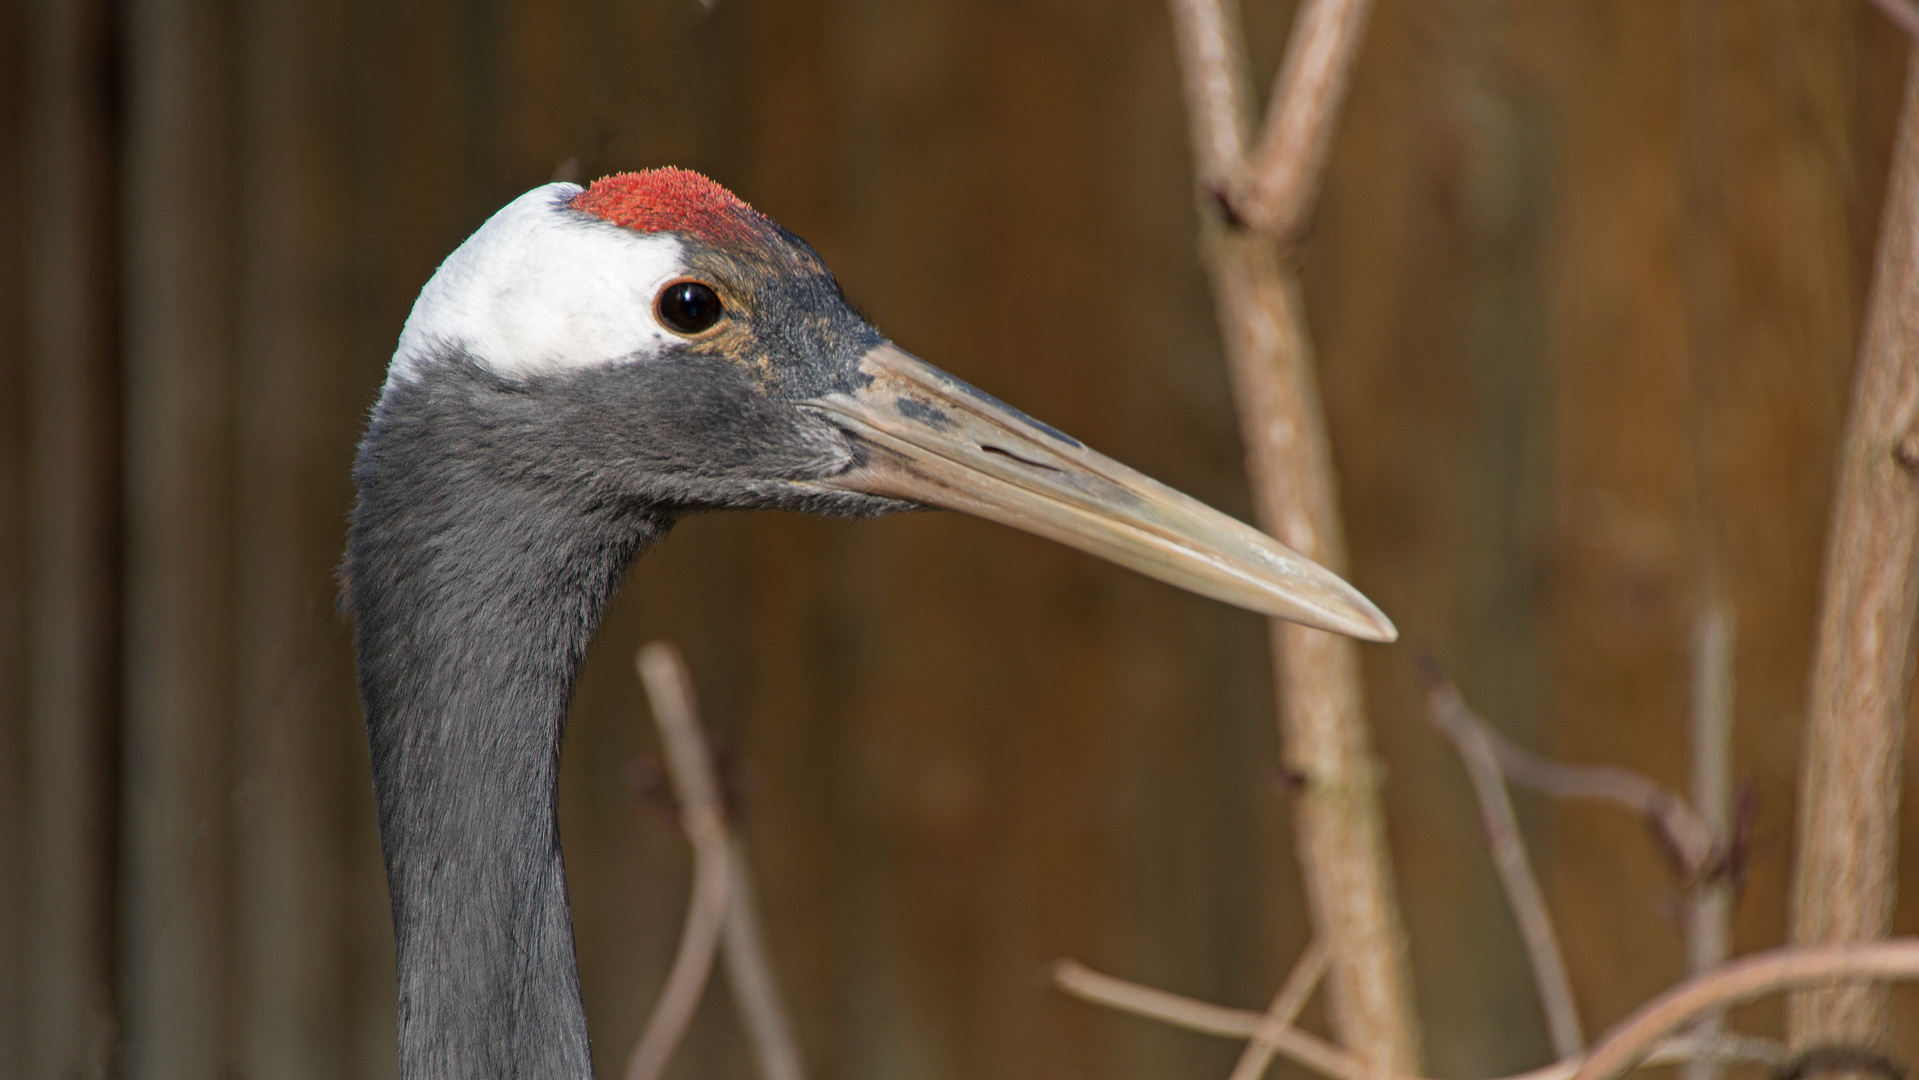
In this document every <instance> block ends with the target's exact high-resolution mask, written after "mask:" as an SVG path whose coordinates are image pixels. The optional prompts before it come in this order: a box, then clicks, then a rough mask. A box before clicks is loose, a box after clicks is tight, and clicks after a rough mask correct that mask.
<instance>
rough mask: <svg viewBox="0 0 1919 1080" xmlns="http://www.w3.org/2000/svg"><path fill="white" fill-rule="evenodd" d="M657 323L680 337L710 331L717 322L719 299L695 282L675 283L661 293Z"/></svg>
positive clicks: (715, 294) (716, 295)
mask: <svg viewBox="0 0 1919 1080" xmlns="http://www.w3.org/2000/svg"><path fill="white" fill-rule="evenodd" d="M659 306H660V321H661V322H663V323H665V324H666V325H668V326H670V327H672V328H673V329H675V330H678V331H679V332H680V333H682V334H697V333H700V332H701V331H703V330H710V329H712V328H713V324H714V323H716V322H719V321H720V310H721V309H720V296H719V294H718V293H716V292H714V291H713V290H712V289H710V288H708V287H707V286H705V285H702V284H700V283H699V282H697V281H676V282H674V283H673V284H671V285H668V286H667V287H666V288H665V290H663V291H662V292H661V293H660V305H659Z"/></svg>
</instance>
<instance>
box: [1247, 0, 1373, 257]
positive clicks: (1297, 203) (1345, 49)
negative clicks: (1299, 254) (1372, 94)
mask: <svg viewBox="0 0 1919 1080" xmlns="http://www.w3.org/2000/svg"><path fill="white" fill-rule="evenodd" d="M1371 7H1372V0H1305V2H1304V3H1302V4H1300V5H1299V10H1298V11H1297V12H1296V13H1295V14H1294V15H1293V34H1292V37H1291V38H1290V39H1288V41H1287V42H1286V59H1285V60H1284V61H1283V62H1282V63H1281V65H1280V69H1279V77H1278V78H1276V79H1274V80H1273V97H1272V102H1271V103H1270V104H1269V105H1268V106H1267V108H1266V130H1265V131H1264V132H1263V133H1262V134H1261V135H1260V139H1259V146H1258V148H1257V149H1255V150H1254V151H1253V155H1252V161H1251V163H1250V168H1249V175H1248V176H1247V177H1246V180H1245V182H1244V183H1243V184H1242V185H1240V190H1241V191H1242V192H1243V194H1242V195H1241V198H1240V199H1239V200H1238V201H1236V202H1235V205H1234V209H1235V210H1237V211H1238V212H1239V215H1240V217H1241V219H1242V220H1244V221H1245V222H1246V223H1247V224H1248V225H1251V226H1253V227H1254V228H1257V229H1261V230H1263V231H1265V232H1267V233H1269V234H1271V235H1273V236H1276V237H1278V238H1279V240H1280V241H1281V242H1282V243H1286V244H1294V243H1297V242H1298V241H1299V239H1300V238H1301V237H1302V235H1303V234H1304V233H1305V231H1306V220H1307V218H1308V217H1309V216H1310V214H1311V212H1312V206H1313V199H1314V196H1315V195H1317V194H1318V191H1319V178H1320V176H1321V175H1323V174H1324V173H1325V171H1326V170H1325V168H1324V166H1325V162H1326V155H1327V151H1328V144H1329V143H1330V142H1331V140H1332V134H1333V125H1332V118H1333V116H1335V115H1336V114H1337V113H1338V112H1339V105H1340V102H1341V101H1343V100H1344V99H1345V97H1346V84H1347V81H1348V79H1349V78H1350V76H1351V75H1352V70H1353V60H1354V58H1355V57H1356V56H1358V55H1359V40H1360V36H1361V35H1362V33H1363V32H1364V31H1365V29H1366V13H1367V10H1368V9H1369V8H1371Z"/></svg>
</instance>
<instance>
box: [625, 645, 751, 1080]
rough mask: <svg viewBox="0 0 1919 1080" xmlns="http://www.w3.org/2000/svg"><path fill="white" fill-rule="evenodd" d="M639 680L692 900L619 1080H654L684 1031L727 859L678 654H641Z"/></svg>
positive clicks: (712, 936)
mask: <svg viewBox="0 0 1919 1080" xmlns="http://www.w3.org/2000/svg"><path fill="white" fill-rule="evenodd" d="M637 664H638V667H639V669H640V679H641V680H642V681H643V682H645V684H646V695H647V698H648V699H649V700H651V701H652V703H653V717H654V719H655V720H656V721H657V722H658V724H659V728H660V741H661V742H662V743H664V744H665V747H666V761H667V766H668V771H669V772H670V773H671V775H672V777H673V790H674V793H675V794H677V795H678V796H679V800H680V822H681V824H682V825H683V826H684V827H685V829H686V838H687V839H688V840H690V841H692V844H693V896H692V899H691V900H690V901H689V902H688V904H687V909H686V925H685V927H684V928H683V929H682V930H681V931H680V947H679V951H678V952H677V953H676V954H675V955H674V957H673V967H672V970H671V971H670V972H669V973H668V974H667V977H666V988H665V989H664V990H662V991H661V992H660V1000H659V1004H657V1005H655V1006H653V1015H652V1016H650V1017H648V1018H647V1021H646V1030H645V1031H643V1032H641V1033H640V1041H639V1042H638V1043H636V1044H634V1047H633V1056H632V1057H630V1058H628V1059H627V1063H626V1080H658V1078H659V1077H660V1076H661V1075H662V1074H663V1073H665V1072H666V1063H667V1062H668V1061H669V1060H671V1058H672V1057H673V1050H674V1048H675V1047H677V1046H679V1043H680V1036H682V1035H684V1034H685V1033H686V1025H687V1022H688V1021H690V1020H692V1018H693V1009H694V1008H695V1007H696V1006H697V1005H698V1004H699V1002H700V992H701V991H702V990H704V989H705V988H706V976H707V973H708V972H710V971H711V970H712V968H713V952H714V950H715V949H717V948H718V947H719V943H720V930H721V927H722V925H723V924H724V922H725V919H726V907H727V902H726V894H727V878H728V877H729V876H730V874H729V871H730V870H731V866H730V865H729V864H730V862H731V858H730V856H729V855H728V853H727V852H728V845H727V839H726V821H725V818H724V816H723V815H724V813H725V811H724V809H723V807H722V805H721V803H720V789H719V783H718V782H717V781H716V780H715V779H714V777H713V764H712V762H711V761H710V760H709V759H708V757H707V752H706V740H705V739H704V738H703V737H702V736H701V735H700V722H699V712H698V708H697V706H696V705H695V704H694V700H693V683H692V680H691V679H690V678H689V677H688V676H687V672H686V665H685V664H684V663H683V662H682V661H681V660H680V656H679V652H678V650H676V649H674V648H673V646H671V645H668V644H665V643H664V642H657V641H656V642H653V643H651V644H649V645H646V646H645V647H643V648H641V649H640V652H639V656H638V657H637Z"/></svg>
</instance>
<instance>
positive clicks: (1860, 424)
mask: <svg viewBox="0 0 1919 1080" xmlns="http://www.w3.org/2000/svg"><path fill="white" fill-rule="evenodd" d="M1908 67H1909V70H1908V72H1907V76H1906V95H1905V102H1904V105H1903V106H1902V109H1901V113H1900V120H1899V137H1898V142H1897V145H1896V147H1895V149H1894V152H1893V165H1892V177H1891V179H1890V180H1889V181H1888V183H1887V185H1886V201H1885V209H1884V212H1883V213H1884V216H1883V219H1882V223H1881V226H1880V235H1879V253H1878V265H1877V267H1876V268H1875V270H1874V272H1873V282H1872V288H1871V293H1870V295H1869V297H1868V301H1867V305H1866V320H1865V321H1866V325H1865V331H1864V334H1863V344H1862V347H1861V349H1860V353H1859V363H1858V369H1857V372H1856V373H1855V376H1854V382H1853V398H1852V405H1851V408H1850V414H1849V415H1848V416H1847V418H1846V433H1845V436H1844V441H1843V443H1842V446H1841V450H1840V464H1839V475H1838V491H1837V493H1836V495H1835V498H1834V500H1833V516H1832V525H1831V530H1830V532H1829V533H1828V535H1827V539H1826V544H1827V547H1826V556H1825V584H1824V589H1823V591H1822V599H1821V603H1820V611H1819V629H1818V636H1817V638H1816V639H1815V640H1816V642H1817V644H1816V646H1815V655H1814V659H1813V675H1812V685H1811V688H1810V692H1809V694H1808V699H1809V704H1808V709H1807V724H1806V754H1805V763H1804V766H1803V772H1802V773H1801V776H1800V803H1799V806H1800V818H1799V853H1800V854H1799V864H1798V867H1797V872H1796V880H1795V883H1794V890H1793V900H1794V904H1793V907H1794V912H1793V928H1792V930H1793V932H1792V937H1793V940H1794V941H1795V942H1798V943H1801V944H1812V943H1816V942H1838V941H1864V940H1872V939H1876V938H1883V937H1885V936H1886V934H1887V933H1888V932H1890V930H1891V927H1892V905H1893V894H1894V887H1895V885H1896V883H1897V880H1898V865H1897V863H1898V855H1899V787H1900V767H1901V762H1902V761H1903V758H1904V744H1905V725H1906V710H1907V704H1908V699H1909V697H1910V693H1911V689H1912V668H1913V620H1914V615H1915V613H1916V612H1919V478H1916V477H1915V473H1919V429H1915V427H1914V426H1913V425H1914V417H1915V415H1919V64H1915V63H1910V62H1909V64H1908ZM1786 1018H1787V1030H1788V1032H1790V1035H1791V1042H1792V1044H1793V1046H1794V1047H1795V1048H1796V1049H1797V1048H1804V1047H1806V1046H1808V1045H1814V1044H1822V1043H1841V1042H1843V1043H1854V1044H1866V1045H1873V1044H1879V1043H1883V1042H1884V1041H1885V1040H1887V1039H1888V1038H1889V1037H1890V1035H1891V1003H1890V996H1889V994H1888V993H1887V991H1886V988H1884V987H1868V986H1850V987H1843V988H1834V989H1826V990H1821V991H1818V992H1815V993H1805V994H1795V995H1793V998H1792V1000H1791V1001H1790V1002H1789V1003H1788V1006H1787V1012H1786Z"/></svg>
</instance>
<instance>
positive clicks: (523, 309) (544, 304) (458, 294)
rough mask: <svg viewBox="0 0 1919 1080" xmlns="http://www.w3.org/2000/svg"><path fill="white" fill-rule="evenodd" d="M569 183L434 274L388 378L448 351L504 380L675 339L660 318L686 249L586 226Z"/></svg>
mask: <svg viewBox="0 0 1919 1080" xmlns="http://www.w3.org/2000/svg"><path fill="white" fill-rule="evenodd" d="M579 191H580V189H579V188H578V187H576V186H575V185H573V184H547V185H545V186H544V187H537V188H534V189H533V190H532V191H529V192H527V193H526V194H524V195H522V196H520V197H519V198H517V199H515V200H513V201H512V202H510V203H508V204H507V205H506V206H505V207H504V208H502V209H501V210H500V212H499V213H497V214H494V215H493V216H492V217H490V218H488V219H487V221H486V224H484V225H482V226H480V228H479V231H477V232H475V233H474V234H473V235H472V236H470V237H468V238H467V240H466V243H464V244H461V245H460V246H459V248H458V249H456V250H455V251H454V252H453V254H451V255H449V256H447V260H446V261H445V262H444V263H441V264H440V268H439V270H437V271H435V272H434V275H433V277H432V279H431V280H429V281H428V282H427V283H426V288H424V289H422V290H420V298H419V299H418V300H416V301H414V304H413V313H412V314H411V315H408V316H407V320H406V328H405V329H404V330H402V331H401V332H400V345H399V348H398V349H397V350H395V351H394V354H393V363H392V365H391V366H390V367H389V368H388V369H387V381H388V382H389V383H391V382H393V381H394V380H396V379H411V378H413V377H414V376H415V374H416V373H417V368H418V366H419V365H420V364H421V363H423V362H424V361H425V360H426V359H427V358H429V357H431V356H432V355H434V354H435V353H436V352H443V351H445V350H446V349H448V348H449V347H457V348H461V349H464V350H465V351H466V353H467V354H468V355H469V356H471V357H473V359H474V360H476V361H477V362H479V363H481V364H484V365H485V366H486V367H488V368H490V369H491V370H493V371H494V372H496V373H497V374H499V375H502V376H505V377H507V378H525V377H527V376H531V375H540V374H551V373H555V372H561V371H569V370H576V369H579V368H588V367H601V366H605V365H607V364H612V363H616V362H619V361H621V360H629V359H642V358H644V357H646V356H650V355H653V354H656V353H658V352H659V351H661V350H662V349H663V348H664V347H665V346H666V345H667V344H668V343H669V342H670V341H674V340H677V339H676V338H675V337H674V336H673V335H672V334H670V333H668V332H667V331H666V330H665V329H664V328H663V327H661V326H660V324H659V322H658V321H656V319H655V318H654V314H653V301H654V298H655V297H656V296H657V295H658V294H659V291H660V288H661V286H663V285H665V284H666V283H667V282H669V281H672V280H673V279H674V278H676V277H679V276H681V275H682V274H683V273H684V272H685V268H684V267H683V265H682V263H681V256H680V245H679V242H678V241H677V240H675V239H673V237H671V236H669V235H665V234H660V233H638V232H633V231H630V230H627V229H621V228H618V227H614V226H609V225H605V224H602V223H600V222H597V221H592V220H584V219H582V218H581V217H580V216H578V215H575V214H573V213H571V212H570V211H568V210H567V209H566V204H567V203H568V202H570V201H571V200H572V199H573V197H574V196H575V195H577V194H579Z"/></svg>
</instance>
